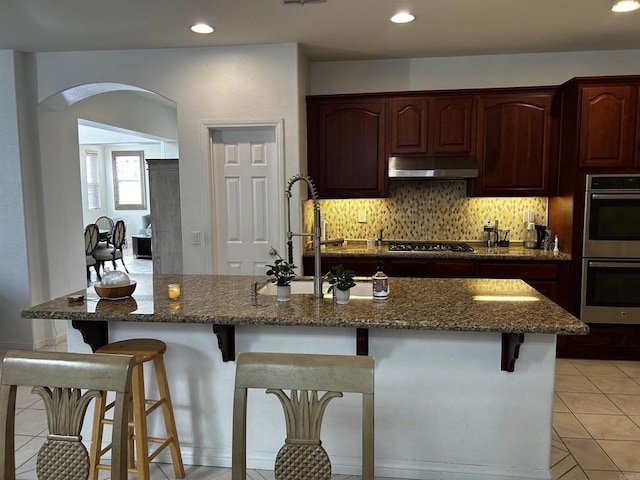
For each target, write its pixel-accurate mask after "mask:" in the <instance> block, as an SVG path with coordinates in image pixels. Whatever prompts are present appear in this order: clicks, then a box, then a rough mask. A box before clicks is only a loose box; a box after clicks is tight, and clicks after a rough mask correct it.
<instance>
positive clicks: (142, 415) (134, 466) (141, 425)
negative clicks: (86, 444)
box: [89, 338, 184, 480]
mask: <svg viewBox="0 0 640 480" xmlns="http://www.w3.org/2000/svg"><path fill="white" fill-rule="evenodd" d="M166 350H167V346H166V344H165V343H164V342H162V341H160V340H155V339H151V338H136V339H131V340H122V341H120V342H114V343H109V344H107V345H104V346H102V347H100V348H99V349H98V350H96V353H102V354H116V355H133V356H134V357H135V360H136V364H135V366H134V368H133V374H132V385H131V394H132V396H131V402H132V408H131V409H130V414H132V415H130V421H129V437H128V438H129V449H128V464H129V472H130V473H135V474H137V476H138V479H139V480H148V479H149V466H150V463H151V461H152V460H153V459H154V458H155V457H156V456H157V455H158V454H159V453H160V452H161V451H162V450H163V449H164V448H166V447H169V449H170V452H171V461H172V463H173V471H174V474H175V477H176V478H184V466H183V464H182V456H181V454H180V445H179V442H178V433H177V431H176V423H175V419H174V417H173V407H172V405H171V397H170V395H169V385H168V383H167V376H166V371H165V368H164V360H163V355H164V353H165V351H166ZM150 361H153V369H154V372H155V378H156V382H157V384H158V392H159V396H160V398H159V399H158V400H151V399H147V398H146V396H145V389H144V368H143V364H144V363H145V362H150ZM101 400H102V401H101V402H100V401H98V402H96V407H95V411H94V416H93V433H92V439H91V452H90V457H91V475H90V477H89V478H90V479H91V480H97V478H98V471H99V470H109V469H110V466H109V465H108V464H101V463H100V459H101V458H102V456H103V455H104V454H105V453H107V452H108V451H109V450H110V449H111V444H108V445H107V446H105V447H104V448H103V447H102V436H103V432H104V425H108V424H110V423H111V420H109V419H108V418H106V416H105V414H106V412H107V411H108V410H109V409H110V408H111V406H112V405H111V404H109V405H107V404H106V402H105V399H104V398H102V399H101ZM157 408H161V409H162V414H163V417H164V424H165V428H166V432H167V436H166V438H158V437H149V436H148V433H147V416H148V415H149V414H151V413H152V412H153V411H155V410H156V409H157ZM150 443H151V444H159V446H158V447H157V448H155V450H153V451H152V452H151V453H149V444H150ZM134 452H135V454H134Z"/></svg>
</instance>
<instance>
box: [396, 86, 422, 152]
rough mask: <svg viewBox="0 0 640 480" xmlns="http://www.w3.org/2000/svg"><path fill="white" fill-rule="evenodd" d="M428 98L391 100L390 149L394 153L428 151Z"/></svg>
mask: <svg viewBox="0 0 640 480" xmlns="http://www.w3.org/2000/svg"><path fill="white" fill-rule="evenodd" d="M427 111H428V102H427V99H426V98H416V97H401V98H392V99H391V100H390V101H389V117H390V122H389V123H390V133H389V142H390V146H389V150H390V152H391V153H392V154H403V153H427V130H428V128H427V126H428V125H427Z"/></svg>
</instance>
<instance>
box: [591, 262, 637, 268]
mask: <svg viewBox="0 0 640 480" xmlns="http://www.w3.org/2000/svg"><path fill="white" fill-rule="evenodd" d="M587 265H588V266H589V267H594V268H608V267H613V268H639V267H640V262H624V263H623V262H591V261H589V262H587Z"/></svg>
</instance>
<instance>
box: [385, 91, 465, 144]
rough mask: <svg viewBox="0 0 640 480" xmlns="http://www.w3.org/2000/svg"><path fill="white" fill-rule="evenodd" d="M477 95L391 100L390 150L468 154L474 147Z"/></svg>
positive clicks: (431, 96)
mask: <svg viewBox="0 0 640 480" xmlns="http://www.w3.org/2000/svg"><path fill="white" fill-rule="evenodd" d="M474 105H475V97H474V96H473V95H468V96H453V95H429V96H414V97H393V98H391V99H390V100H389V116H390V121H389V127H390V128H389V138H390V142H389V143H390V144H389V151H390V153H391V154H392V155H397V154H400V155H401V154H423V155H424V154H426V155H446V154H459V155H465V154H466V155H468V154H471V153H472V150H473V131H474V129H473V122H474V119H475V115H474V114H475V110H474Z"/></svg>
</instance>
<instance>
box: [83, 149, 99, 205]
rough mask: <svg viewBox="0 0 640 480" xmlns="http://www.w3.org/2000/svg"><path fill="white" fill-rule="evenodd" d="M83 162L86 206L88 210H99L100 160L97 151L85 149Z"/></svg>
mask: <svg viewBox="0 0 640 480" xmlns="http://www.w3.org/2000/svg"><path fill="white" fill-rule="evenodd" d="M84 163H85V166H86V170H87V208H88V209H89V210H99V209H100V208H102V203H101V202H100V162H99V158H98V152H96V151H95V150H85V152H84Z"/></svg>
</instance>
